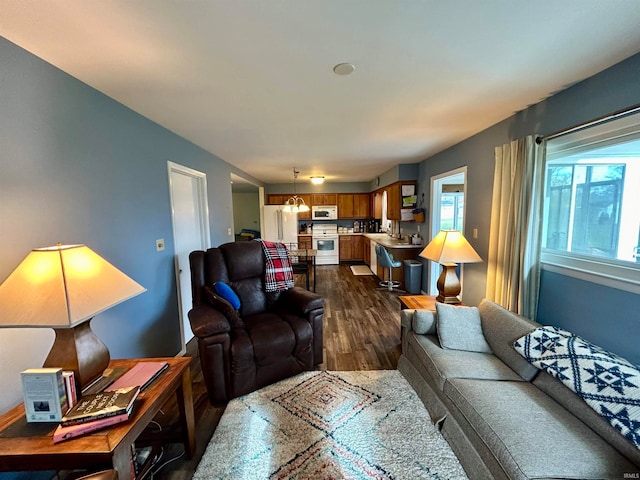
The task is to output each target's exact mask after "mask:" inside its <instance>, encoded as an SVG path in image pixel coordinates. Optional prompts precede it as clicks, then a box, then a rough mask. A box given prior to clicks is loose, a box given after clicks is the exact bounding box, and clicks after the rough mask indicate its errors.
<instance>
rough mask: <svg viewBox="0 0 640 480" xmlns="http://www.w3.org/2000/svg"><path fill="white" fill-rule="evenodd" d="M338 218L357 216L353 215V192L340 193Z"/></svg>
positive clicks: (338, 196)
mask: <svg viewBox="0 0 640 480" xmlns="http://www.w3.org/2000/svg"><path fill="white" fill-rule="evenodd" d="M337 202H338V218H355V217H354V215H353V193H338V195H337Z"/></svg>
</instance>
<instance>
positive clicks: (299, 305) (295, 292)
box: [277, 287, 324, 317]
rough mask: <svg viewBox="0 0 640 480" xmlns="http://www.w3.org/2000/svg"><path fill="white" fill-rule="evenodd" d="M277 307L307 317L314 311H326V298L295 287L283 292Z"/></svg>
mask: <svg viewBox="0 0 640 480" xmlns="http://www.w3.org/2000/svg"><path fill="white" fill-rule="evenodd" d="M277 306H278V307H279V308H284V309H286V310H289V311H294V312H296V313H298V314H299V315H301V316H303V317H306V316H307V315H308V314H309V312H311V311H313V310H318V309H323V310H324V298H323V297H321V296H320V295H318V294H317V293H313V292H310V291H309V290H305V289H304V288H301V287H293V288H290V289H289V290H286V291H284V292H282V294H281V295H280V298H278V303H277Z"/></svg>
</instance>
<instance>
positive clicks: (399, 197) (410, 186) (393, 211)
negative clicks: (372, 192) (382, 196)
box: [381, 181, 417, 221]
mask: <svg viewBox="0 0 640 480" xmlns="http://www.w3.org/2000/svg"><path fill="white" fill-rule="evenodd" d="M416 188H417V182H415V181H402V182H396V183H393V184H391V185H388V186H386V187H384V188H382V189H381V190H382V191H386V192H387V218H388V219H389V220H396V221H400V220H403V218H402V209H403V207H405V209H406V208H411V209H413V208H414V207H415V198H414V202H413V203H407V204H404V198H407V197H416ZM411 192H412V193H411Z"/></svg>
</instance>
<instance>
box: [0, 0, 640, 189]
mask: <svg viewBox="0 0 640 480" xmlns="http://www.w3.org/2000/svg"><path fill="white" fill-rule="evenodd" d="M639 25H640V1H638V0H616V1H606V0H563V1H558V0H536V1H526V0H483V1H478V0H448V1H444V0H420V1H419V0H404V1H400V0H395V1H393V0H189V1H184V0H92V1H86V0H65V1H58V0H0V35H2V36H4V37H5V38H7V39H9V40H10V41H12V42H14V43H16V44H18V45H20V46H22V47H23V48H25V49H27V50H28V51H30V52H32V53H34V54H35V55H37V56H39V57H41V58H43V59H44V60H46V61H48V62H50V63H52V64H53V65H56V66H57V67H59V68H61V69H62V70H64V71H66V72H68V73H69V74H71V75H73V76H74V77H77V78H79V79H80V80H82V81H84V82H86V83H87V84H89V85H91V86H93V87H95V88H96V89H98V90H100V91H102V92H104V93H105V94H107V95H109V96H110V97H112V98H114V99H116V100H118V101H120V102H122V103H123V104H125V105H127V106H128V107H130V108H131V109H133V110H135V111H137V112H139V113H140V114H142V115H144V116H146V117H148V118H150V119H152V120H154V121H155V122H157V123H159V124H160V125H163V126H164V127H166V128H168V129H169V130H171V131H173V132H175V133H177V134H179V135H181V136H183V137H185V138H187V139H189V140H190V141H192V142H193V143H195V144H197V145H199V146H200V147H202V148H204V149H206V150H208V151H209V152H211V153H213V154H215V155H217V156H218V157H220V158H222V159H224V160H226V161H227V162H229V163H231V164H233V165H235V166H236V167H238V168H240V169H242V170H243V171H245V172H247V173H249V174H251V175H253V176H254V177H256V178H257V179H259V180H262V181H264V182H266V183H280V182H291V180H292V176H293V174H292V168H293V166H295V167H296V168H297V170H299V171H300V177H299V181H303V180H305V179H306V178H307V177H309V176H311V175H325V176H326V177H327V180H329V181H369V180H371V179H372V178H374V177H375V176H377V175H379V174H381V173H383V172H385V171H386V170H388V169H389V168H391V167H392V166H394V165H396V164H398V163H414V162H418V161H420V160H423V159H424V158H427V157H429V156H430V155H433V154H435V153H437V152H439V151H441V150H443V149H445V148H447V147H448V146H451V145H453V144H455V143H457V142H459V141H461V140H463V139H465V138H468V137H469V136H471V135H473V134H475V133H477V132H479V131H481V130H483V129H485V128H487V127H489V126H491V125H493V124H495V123H497V122H498V121H500V120H503V119H505V118H507V117H509V116H511V115H512V114H513V113H514V112H516V111H518V110H521V109H523V108H525V107H526V106H527V105H531V104H534V103H537V102H538V101H540V100H541V99H543V98H545V97H547V96H549V95H550V94H552V93H553V92H557V91H558V90H561V89H563V88H566V87H567V86H568V85H571V84H573V83H575V82H576V81H579V80H582V79H584V78H587V77H589V76H591V75H593V74H594V73H597V72H599V71H601V70H603V69H605V68H607V67H609V66H611V65H613V64H615V63H617V62H619V61H621V60H623V59H624V58H627V57H629V56H631V55H632V54H634V53H636V52H638V51H639V49H640V28H638V26H639ZM341 62H350V63H353V64H354V65H355V67H356V69H355V72H354V73H352V74H351V75H349V76H338V75H336V74H334V73H333V70H332V69H333V66H334V65H336V64H338V63H341ZM175 160H176V161H179V159H175Z"/></svg>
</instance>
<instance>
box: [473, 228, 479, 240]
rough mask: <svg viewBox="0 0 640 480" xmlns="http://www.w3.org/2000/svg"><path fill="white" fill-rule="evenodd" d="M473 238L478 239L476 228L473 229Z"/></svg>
mask: <svg viewBox="0 0 640 480" xmlns="http://www.w3.org/2000/svg"><path fill="white" fill-rule="evenodd" d="M473 238H478V229H477V228H474V229H473Z"/></svg>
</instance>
